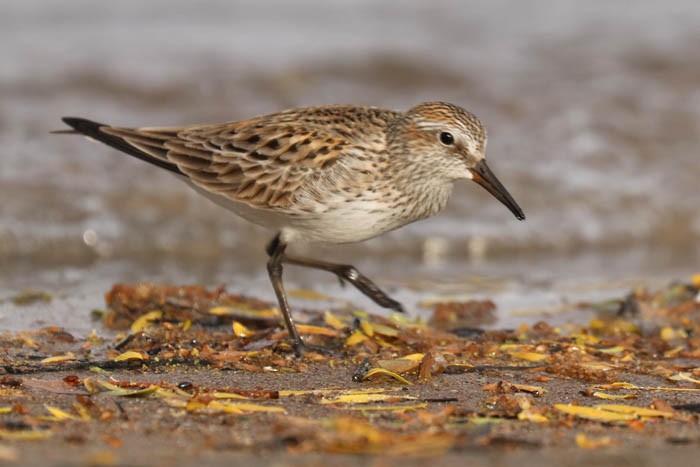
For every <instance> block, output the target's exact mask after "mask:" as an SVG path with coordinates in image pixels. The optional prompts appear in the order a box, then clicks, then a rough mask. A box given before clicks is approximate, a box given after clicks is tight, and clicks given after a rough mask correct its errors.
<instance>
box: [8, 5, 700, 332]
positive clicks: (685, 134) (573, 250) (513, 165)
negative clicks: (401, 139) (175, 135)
mask: <svg viewBox="0 0 700 467" xmlns="http://www.w3.org/2000/svg"><path fill="white" fill-rule="evenodd" d="M699 43H700V6H699V4H698V3H697V2H695V1H691V0H684V1H667V2H655V1H637V2H634V3H630V2H626V1H622V0H618V1H606V2H576V1H562V0H540V1H532V2H518V1H500V0H492V1H488V2H487V1H482V2H478V1H464V0H455V1H448V0H435V1H431V2H403V1H381V2H377V1H369V0H365V1H336V2H321V1H307V0H302V1H295V2H288V1H285V0H274V1H266V2H252V1H251V2H232V1H227V0H226V1H224V0H220V1H217V0H207V1H200V2H189V1H184V0H167V1H166V0H150V1H148V2H143V1H135V0H120V1H119V2H95V1H92V0H74V1H64V0H61V1H59V0H55V1H54V0H43V1H19V0H16V1H4V2H3V5H2V14H0V200H1V201H0V300H3V301H2V302H1V303H0V328H26V327H33V326H38V325H42V324H54V323H56V322H58V323H63V324H65V325H66V326H67V327H69V328H71V329H74V330H78V331H82V330H88V329H89V328H90V327H91V326H93V324H91V323H89V322H88V320H87V319H86V316H87V315H88V313H89V310H90V308H91V307H99V306H102V294H103V293H104V292H105V291H106V290H108V289H109V287H110V286H111V284H112V283H114V282H119V281H125V282H136V281H142V280H143V281H146V280H149V281H167V282H172V283H198V284H205V285H218V284H221V283H225V284H228V288H229V290H231V291H234V292H245V293H250V294H254V295H257V296H260V297H262V298H267V299H272V293H271V290H270V287H269V285H268V282H267V277H266V272H265V267H264V265H265V255H264V252H263V247H264V245H265V243H266V242H267V241H268V239H269V237H270V234H269V233H268V232H265V231H262V230H260V229H259V228H257V227H255V226H252V225H250V224H247V223H246V222H245V221H243V220H240V219H238V218H236V217H235V216H233V215H232V214H229V213H228V212H227V211H224V210H222V209H220V208H219V207H217V206H215V205H213V204H211V203H210V202H209V201H207V200H205V199H203V198H200V197H199V195H197V194H195V193H194V192H192V191H190V189H189V188H187V187H186V186H185V185H184V184H181V182H179V181H177V180H176V179H174V178H173V177H171V176H169V175H168V174H166V173H162V172H161V171H160V170H159V169H157V168H154V167H151V166H148V165H146V164H144V163H142V162H140V161H137V160H134V159H132V158H129V157H128V156H125V155H122V154H119V153H117V152H115V151H113V150H111V149H109V148H107V147H104V146H102V145H99V144H91V143H89V142H86V141H85V140H84V139H82V138H79V137H75V136H73V137H71V136H57V135H50V134H49V131H51V130H55V129H61V128H62V123H61V121H60V117H61V116H64V115H75V116H84V117H88V118H92V119H95V120H98V121H103V122H106V123H112V124H118V125H125V126H129V125H132V126H146V125H178V124H188V123H205V122H211V123H215V122H220V121H227V120H236V119H241V118H247V117H251V116H253V115H257V114H263V113H268V112H274V111H278V110H281V109H285V108H290V107H297V106H306V105H316V104H330V103H352V104H363V105H374V106H381V107H388V108H394V109H407V108H409V107H411V106H413V105H415V104H417V103H419V102H421V101H425V100H447V101H450V102H454V103H457V104H459V105H462V106H464V107H466V108H468V109H469V110H471V111H472V112H474V113H475V114H477V115H478V116H479V117H480V118H481V120H482V121H483V122H484V123H485V124H486V125H487V127H488V129H489V135H490V139H489V146H488V151H487V154H488V157H489V161H490V165H491V166H492V168H493V169H494V171H495V172H496V173H497V174H498V176H499V177H500V178H501V180H502V181H503V182H504V184H505V185H506V186H507V187H508V188H509V190H510V191H511V193H512V194H513V196H514V197H515V198H516V199H517V200H518V202H519V203H520V205H521V206H522V207H523V208H524V210H525V212H526V214H527V216H528V217H527V221H526V222H518V221H516V220H515V219H514V218H513V216H512V215H511V214H510V213H509V212H508V210H507V209H506V208H504V207H503V206H502V205H500V204H499V203H498V202H497V201H495V200H494V199H492V198H491V197H490V196H488V195H487V194H486V193H485V192H484V191H483V190H482V189H480V188H479V187H478V186H476V185H475V184H470V183H466V182H465V183H462V184H458V186H457V187H456V190H455V193H454V196H453V198H452V201H451V203H450V206H449V209H448V210H447V211H446V212H445V213H443V214H441V215H440V216H438V217H436V218H432V219H430V220H427V221H423V222H419V223H416V224H413V225H411V226H408V227H406V228H404V229H402V230H399V231H396V232H393V233H391V234H388V235H385V236H384V237H381V238H378V239H374V240H372V241H369V242H366V243H363V244H360V245H352V246H342V247H333V248H328V247H310V248H306V253H308V254H312V255H316V256H322V257H325V258H337V259H338V260H339V261H347V260H350V259H352V261H353V262H354V263H355V264H356V266H358V268H359V269H361V270H363V271H364V272H366V273H368V275H373V276H374V278H375V279H376V281H377V282H378V283H380V284H382V285H385V286H386V287H387V289H388V290H391V291H392V292H393V293H394V294H395V295H397V296H398V297H399V298H400V299H402V300H404V301H405V302H406V305H407V306H408V308H409V309H410V310H412V311H413V312H417V311H418V310H419V307H418V303H419V302H420V301H421V300H425V299H427V298H430V297H433V296H442V295H452V296H468V297H489V298H494V299H495V300H496V301H497V303H498V304H499V306H500V309H501V310H502V313H504V315H503V316H502V318H503V319H504V321H503V322H502V323H501V324H503V323H509V322H510V321H508V318H507V317H506V316H507V312H509V311H514V310H521V311H522V309H527V308H529V307H540V308H542V307H556V306H558V305H559V304H561V303H565V302H568V301H571V300H576V299H578V298H579V297H582V296H586V297H590V296H599V295H600V296H605V295H606V294H607V295H610V294H613V293H614V292H613V289H616V288H618V289H625V288H628V287H629V286H631V285H636V284H647V283H650V282H653V281H670V280H671V279H674V278H684V277H686V276H687V274H690V273H691V272H696V271H697V270H698V267H697V265H698V259H700V241H699V239H700V210H699V209H698V200H699V199H700V198H699V195H700V182H699V180H700V163H698V146H699V144H698V143H700V86H699V85H698V83H700V48H699V47H697V44H699ZM285 280H286V281H287V282H288V284H289V285H288V287H289V288H294V287H304V288H314V289H316V290H318V291H322V292H326V293H329V294H331V295H334V296H340V297H345V298H347V299H351V300H352V301H353V302H356V303H358V304H359V305H362V306H370V305H369V303H368V302H367V301H365V300H364V298H363V297H360V296H359V294H358V293H357V292H356V291H354V290H343V289H341V288H340V287H339V286H338V285H337V283H336V281H335V280H334V278H332V277H328V276H326V275H324V274H322V273H318V272H308V271H300V270H295V269H289V272H288V273H287V275H286V279H285ZM27 288H32V289H45V290H49V291H51V292H52V293H54V294H55V299H54V301H53V303H51V304H45V305H39V306H37V307H34V308H32V309H22V310H20V309H19V308H18V307H16V306H14V304H13V303H12V301H11V300H10V299H9V297H11V296H13V294H15V293H16V292H17V291H19V290H23V289H27ZM370 308H371V309H375V308H376V307H373V306H370ZM525 315H527V313H521V314H520V315H518V314H517V313H515V314H514V315H513V316H515V318H511V321H512V320H513V319H515V320H517V319H524V318H522V317H523V316H525ZM518 316H520V318H518ZM567 319H569V318H567Z"/></svg>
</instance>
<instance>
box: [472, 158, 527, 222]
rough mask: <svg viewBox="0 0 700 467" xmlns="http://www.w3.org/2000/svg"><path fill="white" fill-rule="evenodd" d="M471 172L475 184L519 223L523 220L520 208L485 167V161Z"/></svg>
mask: <svg viewBox="0 0 700 467" xmlns="http://www.w3.org/2000/svg"><path fill="white" fill-rule="evenodd" d="M471 172H472V175H473V176H474V181H475V182H476V183H478V184H479V185H481V186H483V187H484V188H485V189H486V191H488V192H489V193H491V194H492V195H493V196H494V197H495V198H496V199H497V200H498V201H500V202H501V203H503V204H504V205H505V206H506V207H507V208H508V209H510V211H511V212H512V213H513V214H514V215H515V217H517V218H518V219H519V220H521V221H522V220H525V213H524V212H523V210H522V209H520V206H518V203H516V202H515V200H514V199H513V197H512V196H511V195H510V193H508V190H506V187H504V186H503V184H502V183H501V182H500V181H499V180H498V178H496V176H495V175H494V174H493V172H491V169H490V168H489V166H488V165H486V161H484V160H483V159H482V160H481V162H479V163H478V164H477V165H476V167H474V168H473V169H471Z"/></svg>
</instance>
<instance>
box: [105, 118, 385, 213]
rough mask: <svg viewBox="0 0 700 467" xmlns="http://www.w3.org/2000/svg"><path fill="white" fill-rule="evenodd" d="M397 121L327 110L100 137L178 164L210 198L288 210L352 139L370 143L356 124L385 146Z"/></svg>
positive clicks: (111, 129)
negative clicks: (386, 133)
mask: <svg viewBox="0 0 700 467" xmlns="http://www.w3.org/2000/svg"><path fill="white" fill-rule="evenodd" d="M392 115H393V112H387V111H380V110H378V109H365V108H354V109H353V108H344V107H336V108H330V109H329V108H327V107H326V108H319V109H318V111H316V112H314V109H302V111H287V112H281V113H278V114H273V115H268V116H263V117H257V118H253V119H250V120H244V121H240V122H233V123H225V124H220V125H198V126H190V127H181V128H155V127H154V128H136V129H130V128H119V127H102V128H101V131H102V132H104V133H107V134H109V135H113V136H117V137H119V138H122V139H123V140H124V141H125V142H126V143H128V144H130V145H131V146H133V147H135V148H137V149H138V150H140V151H143V152H144V153H146V154H148V155H150V156H152V157H154V158H156V159H158V160H161V161H165V162H168V163H171V164H175V165H176V166H177V168H178V169H179V170H180V171H181V172H182V173H183V174H184V175H186V176H187V177H189V178H190V180H191V181H192V182H193V183H194V184H196V185H198V186H200V187H202V188H204V189H206V190H208V191H211V192H213V193H217V194H220V195H222V196H226V197H228V198H231V199H233V200H236V201H242V202H245V203H247V204H250V205H252V206H255V207H259V208H284V207H287V206H289V205H290V204H291V203H292V202H293V197H294V194H295V193H296V192H297V190H298V189H299V186H300V185H301V184H302V183H304V181H305V180H306V179H307V178H309V177H313V176H315V175H320V174H321V173H322V172H323V171H325V170H326V169H327V168H329V167H331V166H332V165H333V164H334V163H335V162H336V161H337V160H338V159H339V158H341V157H343V156H344V155H345V154H346V153H347V148H348V146H349V145H350V144H352V143H353V142H354V141H353V140H354V139H356V138H358V137H362V138H363V140H364V141H365V142H367V135H362V134H356V131H355V129H356V128H358V125H357V124H358V123H362V125H360V126H359V127H360V128H364V130H365V131H367V132H370V133H376V135H377V136H376V138H375V143H376V144H383V131H384V128H385V125H386V123H387V119H388V118H390V117H391V116H392ZM368 124H369V125H368ZM359 133H362V131H360V132H359ZM370 141H372V139H371V138H370ZM355 147H356V146H355Z"/></svg>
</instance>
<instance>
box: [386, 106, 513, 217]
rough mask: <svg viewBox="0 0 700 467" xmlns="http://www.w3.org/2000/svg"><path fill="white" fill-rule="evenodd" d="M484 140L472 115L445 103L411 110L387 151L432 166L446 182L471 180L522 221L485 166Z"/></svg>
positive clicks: (396, 128) (400, 121) (398, 124)
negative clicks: (395, 152)
mask: <svg viewBox="0 0 700 467" xmlns="http://www.w3.org/2000/svg"><path fill="white" fill-rule="evenodd" d="M486 139H487V138H486V129H485V128H484V126H483V125H482V124H481V122H480V121H479V119H478V118H476V116H475V115H474V114H472V113H470V112H468V111H466V110H464V109H463V108H461V107H458V106H456V105H453V104H449V103H445V102H426V103H423V104H420V105H417V106H416V107H413V108H412V109H410V110H408V111H407V112H406V113H405V114H404V115H403V116H402V117H401V118H400V119H398V121H397V122H396V124H395V125H393V126H392V128H391V129H390V133H389V145H390V147H391V146H397V145H400V146H402V147H401V148H400V150H401V151H402V152H404V153H407V154H411V155H414V156H416V157H421V158H423V159H424V161H423V162H427V163H430V164H434V170H433V172H434V173H438V174H440V175H441V176H442V177H444V178H446V179H450V180H457V179H464V178H466V179H470V180H474V181H475V182H476V183H478V184H479V185H481V186H482V187H484V188H485V189H486V190H487V191H488V192H489V193H491V194H492V195H493V196H494V197H495V198H496V199H498V200H499V201H500V202H501V203H503V204H504V205H505V206H506V207H508V209H510V210H511V212H512V213H513V214H514V215H515V217H517V218H518V219H520V220H523V219H525V214H524V213H523V211H522V209H520V206H518V204H517V203H516V202H515V200H514V199H513V197H512V196H511V195H510V193H508V190H506V188H505V187H504V186H503V184H501V182H500V181H499V180H498V178H496V176H495V175H494V174H493V172H491V169H490V168H489V166H488V165H487V164H486V159H485V154H484V152H485V149H486ZM396 149H397V148H395V149H394V150H396ZM425 159H427V160H425Z"/></svg>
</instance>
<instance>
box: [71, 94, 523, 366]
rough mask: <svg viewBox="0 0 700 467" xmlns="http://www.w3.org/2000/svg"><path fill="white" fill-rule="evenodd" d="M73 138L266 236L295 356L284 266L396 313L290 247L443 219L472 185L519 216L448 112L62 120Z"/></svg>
mask: <svg viewBox="0 0 700 467" xmlns="http://www.w3.org/2000/svg"><path fill="white" fill-rule="evenodd" d="M63 121H64V122H65V123H66V124H68V125H69V126H70V127H72V128H73V130H66V131H62V133H80V134H83V135H86V136H88V137H90V138H94V139H96V140H98V141H101V142H103V143H105V144H107V145H109V146H112V147H113V148H116V149H118V150H120V151H123V152H125V153H127V154H129V155H131V156H134V157H136V158H138V159H141V160H144V161H146V162H149V163H151V164H153V165H156V166H158V167H161V168H163V169H166V170H168V171H170V172H172V173H173V174H175V175H176V176H178V177H179V178H181V179H182V180H183V181H184V182H185V183H187V184H188V185H190V186H191V187H192V188H194V189H195V190H197V191H198V192H199V193H201V194H203V195H204V196H206V197H207V198H209V199H211V200H213V201H214V202H216V203H218V204H220V205H222V206H224V207H226V208H227V209H229V210H231V211H233V212H234V213H236V214H238V215H239V216H241V217H243V218H245V219H247V220H249V221H250V222H253V223H255V224H258V225H261V226H264V227H267V228H269V229H271V230H272V231H273V232H274V237H273V239H272V241H271V242H270V243H269V244H268V245H267V254H268V255H269V259H268V262H267V270H268V273H269V276H270V281H271V282H272V286H273V288H274V290H275V294H276V296H277V300H278V302H279V307H280V311H281V312H282V315H283V317H284V320H285V323H286V326H287V329H288V330H289V335H290V336H291V339H292V342H293V345H294V349H295V351H296V353H297V354H301V353H302V351H303V348H304V344H303V341H302V340H301V337H300V336H299V333H298V332H297V329H296V327H295V325H294V320H293V319H292V315H291V312H290V308H289V304H288V302H287V296H286V294H285V291H284V285H283V283H282V265H283V263H287V264H294V265H297V266H304V267H309V268H317V269H322V270H325V271H329V272H332V273H333V274H335V275H336V276H338V277H339V278H340V279H341V281H342V280H346V281H348V282H350V283H351V284H353V285H354V286H355V287H356V288H357V289H358V290H360V292H362V293H364V294H365V295H366V296H368V297H369V298H371V299H372V300H373V301H374V302H375V303H377V304H378V305H380V306H382V307H385V308H390V309H393V310H396V311H403V307H402V306H401V304H400V303H399V302H397V301H396V300H394V299H392V298H391V297H389V296H388V295H387V294H386V293H384V292H383V291H382V290H381V289H380V288H379V287H377V286H376V285H375V284H374V283H373V282H372V281H371V280H369V279H368V278H367V277H365V276H364V275H362V274H360V273H359V272H358V271H357V269H355V268H354V267H353V266H351V265H345V264H336V263H330V262H326V261H320V260H316V259H308V258H299V257H294V256H290V255H288V254H287V253H285V250H286V248H287V246H288V245H289V244H291V243H293V242H296V241H306V242H326V243H352V242H359V241H363V240H367V239H369V238H372V237H375V236H378V235H380V234H383V233H385V232H388V231H390V230H394V229H396V228H399V227H401V226H404V225H406V224H409V223H411V222H414V221H417V220H420V219H424V218H426V217H429V216H432V215H433V214H436V213H438V212H439V211H441V210H442V209H443V208H444V207H445V205H446V204H447V201H448V199H449V197H450V194H451V193H452V186H453V183H454V181H456V180H459V179H470V180H474V181H475V182H477V183H478V184H479V185H481V186H482V187H484V188H485V189H486V190H488V192H489V193H491V194H492V195H493V196H494V197H496V199H498V200H499V201H501V202H502V203H503V204H504V205H506V206H507V207H508V208H509V209H510V210H511V211H512V212H513V214H514V215H515V217H517V218H518V219H520V220H523V219H525V214H523V211H522V209H520V207H519V206H518V204H517V203H516V202H515V200H513V198H512V197H511V195H510V194H509V193H508V191H507V190H506V189H505V187H504V186H503V185H502V184H501V182H500V181H499V180H498V179H497V178H496V177H495V176H494V174H493V173H492V172H491V170H490V169H489V167H488V165H486V161H485V160H484V149H485V147H486V131H485V129H484V127H483V125H482V124H481V122H480V121H479V119H477V118H476V116H475V115H473V114H472V113H470V112H468V111H466V110H464V109H463V108H461V107H459V106H456V105H453V104H449V103H445V102H427V103H423V104H420V105H417V106H415V107H413V108H412V109H410V110H408V111H406V112H397V111H392V110H386V109H380V108H374V107H361V106H349V105H333V106H318V107H307V108H301V109H292V110H286V111H283V112H278V113H274V114H270V115H264V116H259V117H254V118H251V119H248V120H241V121H236V122H228V123H221V124H206V125H192V126H181V127H144V128H124V127H118V126H111V125H104V124H102V123H97V122H94V121H91V120H86V119H83V118H75V117H65V118H63Z"/></svg>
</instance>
